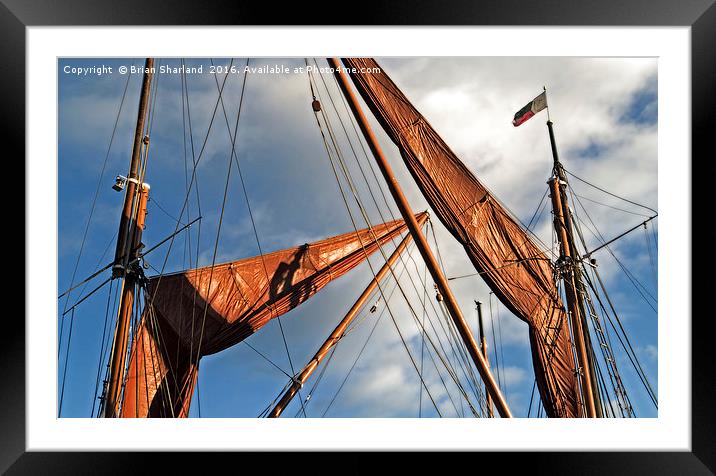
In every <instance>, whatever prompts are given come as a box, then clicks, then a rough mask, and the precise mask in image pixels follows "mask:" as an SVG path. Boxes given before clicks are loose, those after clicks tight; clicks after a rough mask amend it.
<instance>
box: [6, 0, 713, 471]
mask: <svg viewBox="0 0 716 476" xmlns="http://www.w3.org/2000/svg"><path fill="white" fill-rule="evenodd" d="M713 3H714V2H713V0H693V1H685V0H681V1H667V0H601V1H599V2H595V1H570V0H550V1H542V2H530V1H517V0H492V1H481V2H477V1H470V0H460V1H451V2H447V1H444V0H443V1H437V0H429V1H428V0H414V1H412V2H404V3H397V2H394V3H388V2H386V3H383V4H379V3H377V2H375V3H374V2H366V1H362V2H359V4H356V5H355V6H350V5H345V4H342V5H337V4H336V2H332V3H323V2H310V3H308V2H296V3H293V4H291V3H287V4H283V3H278V2H251V3H242V2H239V1H228V0H218V1H208V0H202V1H201V2H191V1H188V0H175V1H172V2H166V1H158V0H141V1H139V0H130V1H123V2H121V3H119V2H112V1H109V0H66V1H63V2H57V1H55V2H50V1H47V0H33V1H29V0H2V2H1V3H0V35H2V42H1V43H0V44H1V45H2V46H1V47H0V55H1V61H0V70H2V72H3V74H2V78H3V80H2V88H0V95H1V96H2V99H3V100H2V108H3V110H4V113H3V114H0V121H2V127H1V130H2V135H3V137H4V140H3V142H4V146H5V147H4V149H5V150H6V151H7V150H11V151H12V152H6V156H5V160H6V161H10V160H15V158H19V157H24V155H25V133H24V132H25V121H24V120H23V119H22V118H23V117H24V113H25V98H26V97H25V53H26V51H25V41H26V27H28V26H52V25H58V26H60V25H62V26H81V25H229V24H231V25H269V24H271V25H287V24H306V25H336V24H339V25H438V24H439V25H454V26H459V25H515V26H520V25H549V26H605V25H613V26H688V27H691V68H692V69H691V80H692V90H691V93H692V118H691V121H692V159H691V163H690V164H684V166H687V167H693V165H694V164H695V161H694V160H693V157H697V156H700V157H701V158H702V159H704V160H705V159H709V158H712V157H713V152H712V151H711V149H712V147H711V144H712V142H713V132H712V131H713V127H712V125H713V120H711V121H709V118H712V117H713V116H714V115H716V114H715V113H714V112H713V111H716V93H715V92H714V90H713V89H714V88H713V85H714V84H716V6H714V5H713ZM339 8H340V11H341V13H340V14H337V12H338V9H339ZM8 145H10V146H11V147H10V148H8V147H7V146H8ZM707 151H708V153H707ZM48 160H49V158H48ZM6 163H7V162H6ZM692 173H693V172H692ZM692 176H693V175H692ZM693 177H694V178H696V176H693ZM6 178H7V177H6ZM702 180H703V179H702ZM14 182H16V183H24V181H20V180H15V181H14ZM6 183H7V182H6ZM692 183H693V182H692ZM692 190H697V186H696V183H693V186H692ZM682 192H683V193H691V190H688V191H682ZM15 196H16V197H18V196H20V194H19V193H18V194H15ZM694 198H695V197H694ZM692 202H693V203H694V204H695V203H696V200H693V201H692ZM15 208H19V207H15ZM692 216H693V215H692ZM16 223H19V221H16ZM16 228H19V226H17V225H16ZM23 229H24V228H23ZM16 233H17V232H16ZM23 233H24V231H23ZM695 237H696V236H695ZM16 241H18V242H19V241H20V240H18V239H16ZM698 244H700V243H698V242H695V243H692V246H693V245H697V246H698ZM694 249H699V248H697V247H694ZM30 253H32V250H31V249H25V255H26V256H27V255H28V254H30ZM15 269H18V268H15ZM52 269H53V267H52V265H51V264H50V265H48V272H52ZM16 274H17V273H13V275H16ZM16 281H18V282H19V281H21V280H20V278H19V277H17V279H16ZM22 282H23V283H25V284H26V285H27V286H31V285H32V283H26V282H25V280H24V279H22ZM706 285H707V283H704V282H702V281H697V280H695V279H694V280H693V288H692V289H693V290H694V291H696V292H697V293H698V291H699V290H700V289H701V290H704V289H702V288H705V286H706ZM25 292H27V288H26V289H25ZM697 295H698V294H697ZM689 300H691V297H690V296H689ZM685 307H686V308H688V309H692V303H691V302H689V303H687V304H686V306H685ZM17 314H19V313H14V314H13V313H6V317H8V319H6V320H5V325H4V327H3V331H4V332H3V333H2V337H3V338H2V346H0V354H1V355H2V359H1V360H0V362H2V368H3V374H2V375H3V378H2V384H1V385H0V429H1V431H0V435H1V436H0V438H1V439H2V443H1V444H0V470H2V471H6V470H7V472H8V474H65V473H66V474H85V473H92V474H96V473H101V474H105V473H113V472H117V473H120V472H121V473H125V472H126V471H135V470H141V472H143V473H144V472H147V470H148V468H149V466H147V464H148V462H149V461H154V462H156V463H157V464H159V465H162V471H164V472H170V471H173V470H176V469H181V470H184V471H186V470H187V469H189V468H191V467H192V466H193V465H194V464H195V463H197V456H196V455H193V454H188V453H165V454H153V455H150V454H147V453H143V454H130V453H96V452H95V453H82V452H73V453H60V452H57V453H54V452H51V453H34V452H32V453H30V452H26V451H25V326H24V321H23V320H21V319H18V318H16V317H17ZM692 314H693V315H694V316H695V318H694V319H692V321H691V325H692V376H691V377H692V389H691V390H692V413H691V417H692V421H691V429H692V439H691V444H692V445H691V446H692V451H691V452H690V453H689V452H677V453H659V452H634V453H632V452H629V453H626V452H613V453H609V452H583V453H580V452H569V453H520V454H515V455H509V456H508V457H506V455H505V454H504V453H480V454H479V455H467V457H465V458H462V459H464V462H463V461H461V462H460V463H463V464H465V465H467V467H468V468H474V470H475V471H478V470H479V468H480V467H482V468H485V469H487V468H505V469H508V470H509V472H510V473H513V472H518V471H522V470H524V471H530V472H534V471H538V472H539V468H544V469H545V472H549V473H550V474H622V473H630V474H713V473H714V472H715V471H716V438H715V437H714V435H715V434H716V431H715V429H716V418H714V415H715V413H716V412H715V410H714V402H716V392H715V391H714V371H713V366H712V362H713V360H714V359H713V356H712V355H710V350H711V349H713V347H714V346H713V344H712V343H711V342H712V340H713V333H710V332H709V329H708V326H709V321H710V318H711V315H710V313H709V314H701V315H697V314H696V313H693V312H692ZM11 316H13V317H15V319H9V317H11ZM679 317H680V318H683V319H689V318H691V316H689V315H686V316H679ZM48 322H49V321H48ZM575 437H578V435H575ZM330 456H331V459H332V460H335V464H337V465H339V468H342V470H343V471H345V470H346V469H347V470H348V471H349V472H352V473H361V474H363V473H366V472H368V471H373V462H372V461H371V459H369V458H364V457H362V456H357V455H355V454H351V455H343V454H339V453H333V454H331V455H330ZM257 457H258V458H259V459H260V460H261V461H264V462H265V461H271V465H272V467H274V468H278V469H279V470H283V469H290V470H291V472H292V473H293V472H295V471H296V470H300V469H304V470H305V469H308V470H311V472H314V471H316V470H318V469H317V468H316V467H315V466H314V465H313V463H307V462H306V461H305V458H303V457H301V458H298V457H297V456H296V455H295V454H294V455H291V454H289V455H283V456H282V457H279V458H275V457H273V456H269V455H266V454H264V455H259V456H257ZM212 458H216V459H217V460H215V461H213V462H212V465H217V466H216V468H217V470H218V468H219V467H220V466H218V465H221V464H222V463H228V464H230V465H237V464H238V461H240V460H237V459H236V457H235V456H232V455H229V454H222V455H218V454H214V455H213V456H212ZM316 458H317V459H316V461H319V460H318V458H319V457H318V456H316ZM219 459H220V460H221V461H218V460H219ZM400 459H401V463H400V464H401V466H402V467H403V468H404V469H405V470H406V471H407V470H409V467H410V466H413V465H416V466H418V467H423V465H424V459H425V455H424V453H419V454H413V455H412V456H411V457H401V458H400ZM241 460H243V457H241ZM321 461H322V463H321V464H323V462H325V461H326V460H325V458H324V459H322V460H321ZM282 463H283V464H282ZM316 464H318V463H316ZM328 464H330V465H331V466H332V467H335V466H334V461H331V463H328ZM495 464H497V466H495ZM382 465H383V464H382V463H381V466H382ZM450 466H451V467H454V468H459V467H461V466H462V465H461V464H459V463H456V462H454V460H452V461H451V463H450ZM282 467H283V468H282ZM492 471H494V469H493V470H492Z"/></svg>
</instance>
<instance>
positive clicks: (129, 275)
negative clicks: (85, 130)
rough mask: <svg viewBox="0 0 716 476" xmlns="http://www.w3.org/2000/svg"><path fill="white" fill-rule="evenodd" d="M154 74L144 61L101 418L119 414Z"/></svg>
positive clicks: (117, 253) (116, 266)
mask: <svg viewBox="0 0 716 476" xmlns="http://www.w3.org/2000/svg"><path fill="white" fill-rule="evenodd" d="M153 73H154V59H153V58H147V59H146V61H145V65H144V78H143V80H142V89H141V94H140V97H139V111H138V112H137V127H136V129H135V131H134V143H133V145H132V158H131V161H130V165H129V175H128V177H127V182H126V187H127V191H126V194H125V196H124V206H123V208H122V215H121V217H120V221H119V233H118V235H117V249H116V250H115V255H114V266H113V267H112V275H113V277H121V278H122V279H123V282H122V296H121V300H120V303H119V310H118V314H117V325H116V327H115V331H114V340H113V342H112V351H111V356H110V363H109V376H108V383H107V392H106V394H105V397H104V401H103V404H104V412H103V416H104V417H107V418H112V417H116V416H117V415H118V408H117V407H118V405H119V396H120V394H121V389H122V382H123V380H124V365H125V361H126V359H127V345H128V340H129V328H130V324H131V317H132V307H133V305H134V287H135V285H136V284H137V274H136V272H134V271H133V270H131V269H127V268H128V263H129V260H130V259H131V258H134V257H135V254H136V252H137V251H138V247H139V245H140V242H141V235H142V229H143V228H144V215H145V213H146V206H147V198H148V194H149V186H148V185H146V184H144V183H141V182H140V176H139V165H140V162H141V152H142V145H143V144H146V142H147V139H148V138H145V137H144V124H145V121H146V116H147V108H148V104H149V95H150V89H151V82H152V77H153Z"/></svg>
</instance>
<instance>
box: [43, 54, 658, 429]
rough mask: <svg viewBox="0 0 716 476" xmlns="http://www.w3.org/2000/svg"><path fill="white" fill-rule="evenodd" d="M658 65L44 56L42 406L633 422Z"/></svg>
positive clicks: (646, 391) (649, 403)
mask: <svg viewBox="0 0 716 476" xmlns="http://www.w3.org/2000/svg"><path fill="white" fill-rule="evenodd" d="M660 61H661V59H660V58H659V57H657V56H573V55H564V56H430V55H426V56H389V55H386V56H380V57H364V56H353V57H342V56H338V57H328V58H326V57H299V56H292V55H288V56H287V57H283V58H282V57H271V56H262V57H259V56H254V57H240V58H238V57H237V58H231V57H197V56H192V55H191V54H187V56H186V57H181V56H164V57H162V56H157V57H119V56H111V55H108V56H106V57H97V56H92V57H88V56H58V57H57V58H56V71H55V72H54V73H55V76H56V84H57V109H56V111H57V125H56V130H57V136H56V137H57V144H56V147H57V157H56V159H57V162H56V166H57V169H56V170H57V209H56V213H57V222H56V223H57V230H56V233H57V235H56V236H57V243H56V247H57V263H56V266H57V268H56V269H57V276H56V284H57V289H56V296H57V303H56V310H57V317H56V337H55V339H56V343H57V349H56V356H53V357H52V358H53V359H55V357H56V381H54V378H55V374H52V375H49V374H48V375H47V377H48V378H50V379H51V381H48V382H47V383H46V385H47V386H48V388H56V392H57V393H56V415H55V417H57V418H58V419H60V420H62V419H87V418H190V419H206V418H214V419H250V418H253V419H255V418H283V419H286V418H297V419H321V418H324V419H337V418H341V419H346V418H348V419H386V418H387V419H420V418H423V419H437V418H447V419H457V418H519V419H544V418H555V419H575V418H624V419H644V420H645V421H646V423H645V424H647V425H648V424H649V423H648V421H657V420H658V419H659V417H660V411H659V372H658V370H659V363H660V362H662V363H663V362H665V361H664V360H663V359H665V358H668V357H665V356H664V355H663V354H662V353H660V348H659V332H658V329H659V324H660V319H662V318H663V317H664V316H660V315H659V302H658V299H659V263H660V259H659V258H660V256H663V253H664V247H663V246H661V245H662V244H661V243H660V242H659V201H658V196H659V190H658V179H659V164H660V162H659V153H660V150H659V148H660V147H661V144H662V142H661V141H660V135H659V134H660V128H659V124H660V112H661V111H660V110H659V107H658V106H659V104H661V102H660V99H661V98H660V97H659V92H660V91H661V90H660V88H659V84H660V80H661V78H660V73H661V69H660ZM661 132H662V133H663V131H661ZM47 163H48V167H50V166H51V161H48V162H47ZM664 217H665V218H664V219H666V217H667V214H666V213H665V214H664ZM667 228H668V227H667V226H666V223H665V226H664V229H665V230H667ZM665 232H666V231H665ZM46 238H47V239H46V241H47V242H46V246H48V247H51V246H55V244H54V240H53V239H52V237H51V236H47V237H46ZM667 241H668V240H667ZM665 269H666V268H665ZM667 271H668V269H667ZM667 274H668V273H667ZM662 291H665V290H664V288H662ZM664 294H665V296H666V298H667V299H668V296H667V294H668V293H666V292H665V293H664ZM50 317H51V316H50ZM662 383H663V382H662ZM665 401H666V400H665ZM495 423H496V424H498V422H495ZM503 423H504V424H506V422H500V423H499V424H503ZM305 425H310V423H309V422H306V423H305Z"/></svg>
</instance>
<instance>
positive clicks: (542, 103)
mask: <svg viewBox="0 0 716 476" xmlns="http://www.w3.org/2000/svg"><path fill="white" fill-rule="evenodd" d="M546 107H547V91H545V92H543V93H542V94H540V95H539V96H537V97H536V98H534V99H533V100H532V101H530V102H529V103H528V104H527V105H526V106H525V107H523V108H522V109H520V110H519V111H517V113H515V118H514V119H512V125H513V126H515V127H517V126H519V125H520V124H522V123H523V122H525V121H526V120H527V119H529V118H530V117H532V116H534V115H535V114H537V113H538V112H540V111H541V110H542V109H544V108H546Z"/></svg>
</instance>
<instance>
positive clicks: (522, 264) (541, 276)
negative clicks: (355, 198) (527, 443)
mask: <svg viewBox="0 0 716 476" xmlns="http://www.w3.org/2000/svg"><path fill="white" fill-rule="evenodd" d="M343 63H344V64H345V66H346V67H347V68H348V73H349V74H350V77H351V79H352V80H353V83H354V84H355V86H356V88H357V89H358V91H359V92H360V94H361V96H362V97H363V100H364V101H365V102H366V104H367V105H368V107H369V108H370V109H371V111H372V112H373V114H374V115H375V117H376V118H377V119H378V121H379V123H380V124H381V126H382V127H383V129H384V130H385V131H386V133H387V134H388V135H389V136H390V138H391V139H392V140H393V142H394V143H395V144H396V145H397V146H398V147H399V149H400V153H401V155H402V157H403V160H404V162H405V164H406V166H407V167H408V169H409V170H410V172H411V174H412V176H413V178H414V179H415V181H416V182H417V184H418V186H419V187H420V190H421V191H422V193H423V195H424V196H425V198H426V199H427V201H428V203H429V204H430V206H431V207H432V208H433V210H434V211H435V213H436V215H437V216H438V217H439V219H440V221H441V222H442V223H443V224H444V225H445V226H446V227H447V229H448V230H450V232H451V233H452V234H453V236H454V237H455V238H456V239H457V240H458V241H459V242H460V243H461V244H462V245H463V247H464V248H465V251H466V252H467V254H468V256H469V257H470V260H471V261H472V263H473V265H474V266H475V268H476V269H477V271H478V272H480V273H481V276H482V278H483V279H484V280H485V282H486V283H487V285H488V286H489V287H490V289H492V291H493V292H494V293H495V295H496V296H497V297H498V298H499V299H500V301H501V302H502V303H503V304H504V305H505V306H507V308H508V309H509V310H510V311H511V312H513V313H514V314H515V315H516V316H518V317H519V318H521V319H522V320H523V321H525V322H526V323H527V324H528V325H529V336H530V344H531V347H532V361H533V366H534V369H535V377H536V380H537V386H538V388H539V391H540V395H541V398H542V402H543V405H544V407H545V409H546V411H547V414H548V415H549V416H551V417H574V416H580V412H579V399H578V388H577V380H576V376H575V371H574V361H573V354H572V349H571V342H570V337H569V328H568V323H567V316H566V313H565V311H564V307H563V305H562V302H561V300H560V297H559V294H558V291H557V288H556V285H555V281H554V278H553V275H552V268H551V265H550V261H549V259H548V257H547V256H545V255H544V253H543V252H542V251H540V249H539V248H538V247H537V246H536V245H535V244H534V243H533V241H532V240H531V239H530V237H529V235H528V234H527V232H526V231H525V230H524V229H523V228H522V227H521V226H520V225H519V224H518V223H517V222H516V221H515V220H514V219H513V218H512V217H511V216H510V214H509V213H508V212H507V210H505V208H504V207H503V206H501V205H500V203H499V202H498V201H497V200H496V199H495V197H493V196H492V195H491V194H490V192H489V191H488V190H487V189H486V188H485V187H484V186H483V185H482V184H481V183H480V181H479V180H478V179H477V178H476V177H475V176H474V175H473V174H472V173H471V172H470V170H469V169H468V168H467V167H466V166H465V165H464V164H463V163H462V162H461V161H460V159H459V158H458V157H457V156H456V155H455V154H454V153H453V152H452V150H450V148H449V147H448V145H447V144H446V143H445V142H444V141H443V140H442V138H440V136H439V135H438V134H437V132H436V131H435V130H434V129H433V128H432V127H431V126H430V124H428V122H427V121H426V120H425V118H424V117H423V116H422V115H421V114H420V113H419V112H418V111H417V110H416V109H415V107H414V106H413V105H412V104H411V103H410V101H409V100H408V99H407V98H406V97H405V95H404V94H403V93H402V92H401V91H400V89H399V88H398V87H397V86H396V85H395V83H393V81H392V80H391V79H390V78H389V77H388V75H386V74H385V72H384V71H383V70H382V69H380V67H379V65H378V64H377V63H376V62H375V61H374V60H373V59H370V58H344V59H343ZM376 68H377V69H376ZM361 71H363V73H361Z"/></svg>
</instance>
